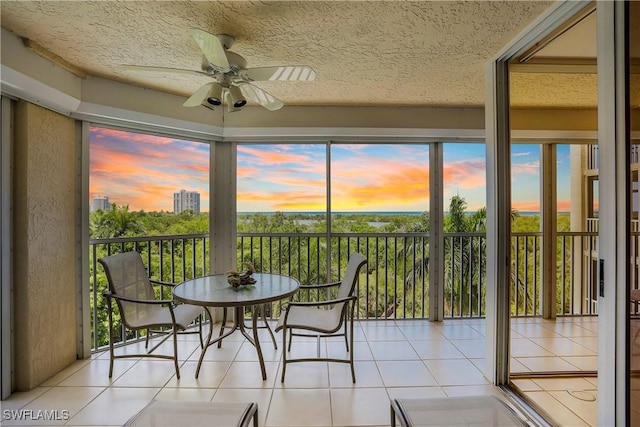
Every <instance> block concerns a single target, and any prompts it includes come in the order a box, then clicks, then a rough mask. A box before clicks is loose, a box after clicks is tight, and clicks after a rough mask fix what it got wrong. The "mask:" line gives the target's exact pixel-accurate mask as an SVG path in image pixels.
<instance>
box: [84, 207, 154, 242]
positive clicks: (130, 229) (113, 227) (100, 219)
mask: <svg viewBox="0 0 640 427" xmlns="http://www.w3.org/2000/svg"><path fill="white" fill-rule="evenodd" d="M90 232H91V237H93V238H98V239H109V238H113V237H132V236H141V235H144V234H145V230H144V225H143V224H142V222H141V221H139V220H138V217H137V214H136V213H135V212H130V211H129V205H126V206H118V205H116V204H115V203H113V204H112V205H111V209H109V210H106V211H103V210H99V211H97V212H95V213H94V214H93V215H92V217H91V223H90Z"/></svg>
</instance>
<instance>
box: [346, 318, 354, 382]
mask: <svg viewBox="0 0 640 427" xmlns="http://www.w3.org/2000/svg"><path fill="white" fill-rule="evenodd" d="M347 321H348V322H349V341H351V351H349V346H348V345H347V351H349V364H350V365H351V379H352V380H353V383H354V384H355V383H356V370H355V366H353V318H351V319H347ZM344 337H345V340H346V339H347V325H344Z"/></svg>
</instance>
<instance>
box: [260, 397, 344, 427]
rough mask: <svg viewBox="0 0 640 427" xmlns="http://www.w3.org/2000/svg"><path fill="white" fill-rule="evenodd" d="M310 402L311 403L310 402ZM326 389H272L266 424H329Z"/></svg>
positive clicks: (328, 400) (328, 398) (329, 415)
mask: <svg viewBox="0 0 640 427" xmlns="http://www.w3.org/2000/svg"><path fill="white" fill-rule="evenodd" d="M310 403H311V404H310ZM330 425H332V422H331V398H330V395H329V390H328V389H313V390H303V389H274V390H273V397H272V398H271V405H270V407H269V411H268V413H267V422H266V426H267V427H269V426H279V427H285V426H286V427H294V426H296V427H297V426H330Z"/></svg>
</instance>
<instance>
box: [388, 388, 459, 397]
mask: <svg viewBox="0 0 640 427" xmlns="http://www.w3.org/2000/svg"><path fill="white" fill-rule="evenodd" d="M387 394H388V395H389V399H431V398H435V397H447V394H446V393H445V392H444V390H443V389H442V387H439V386H433V387H389V388H387Z"/></svg>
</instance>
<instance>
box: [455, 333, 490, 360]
mask: <svg viewBox="0 0 640 427" xmlns="http://www.w3.org/2000/svg"><path fill="white" fill-rule="evenodd" d="M449 342H450V343H451V344H453V345H454V346H456V348H457V349H458V350H460V352H461V353H462V354H464V356H465V357H467V358H469V359H482V358H484V356H485V353H486V351H487V344H486V341H485V339H484V338H483V339H477V340H476V339H474V340H450V341H449Z"/></svg>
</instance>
